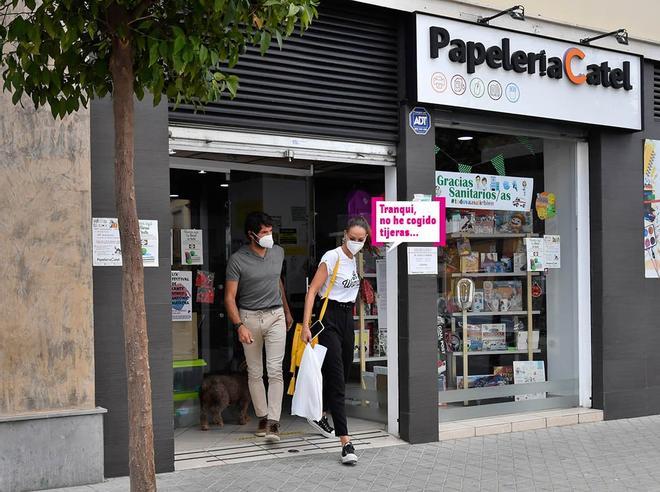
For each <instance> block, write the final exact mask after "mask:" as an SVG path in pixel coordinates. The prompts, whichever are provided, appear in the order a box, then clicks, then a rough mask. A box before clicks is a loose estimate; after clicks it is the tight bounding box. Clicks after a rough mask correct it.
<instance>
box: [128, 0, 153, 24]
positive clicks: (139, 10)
mask: <svg viewBox="0 0 660 492" xmlns="http://www.w3.org/2000/svg"><path fill="white" fill-rule="evenodd" d="M154 3H156V0H142V1H141V2H140V3H139V4H138V6H137V7H135V8H134V9H133V12H131V15H130V17H131V19H132V20H131V21H130V22H129V24H131V23H133V22H136V21H138V20H141V19H140V17H142V14H144V13H145V11H146V10H147V9H148V8H149V7H151V6H152V5H153V4H154Z"/></svg>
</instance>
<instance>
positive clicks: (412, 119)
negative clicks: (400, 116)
mask: <svg viewBox="0 0 660 492" xmlns="http://www.w3.org/2000/svg"><path fill="white" fill-rule="evenodd" d="M408 124H409V125H410V128H411V129H412V131H414V132H415V133H416V134H417V135H426V134H427V133H428V132H429V130H430V129H431V115H430V114H429V112H428V111H427V110H426V109H424V108H422V107H420V106H415V107H414V108H413V109H412V111H411V112H410V114H409V115H408Z"/></svg>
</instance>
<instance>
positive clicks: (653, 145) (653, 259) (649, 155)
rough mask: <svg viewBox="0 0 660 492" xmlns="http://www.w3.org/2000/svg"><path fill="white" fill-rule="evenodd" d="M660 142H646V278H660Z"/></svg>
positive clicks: (644, 235)
mask: <svg viewBox="0 0 660 492" xmlns="http://www.w3.org/2000/svg"><path fill="white" fill-rule="evenodd" d="M659 154H660V140H645V141H644V218H643V221H644V229H643V231H642V232H643V239H644V276H645V277H646V278H660V248H658V234H657V232H656V229H657V224H658V222H659V221H658V212H659V211H660V207H659V206H658V205H659V204H660V173H658V164H660V156H659Z"/></svg>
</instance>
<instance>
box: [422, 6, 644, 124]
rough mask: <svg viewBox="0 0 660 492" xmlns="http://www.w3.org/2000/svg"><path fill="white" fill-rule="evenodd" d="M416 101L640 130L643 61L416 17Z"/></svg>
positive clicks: (441, 20) (461, 24)
mask: <svg viewBox="0 0 660 492" xmlns="http://www.w3.org/2000/svg"><path fill="white" fill-rule="evenodd" d="M417 99H418V100H419V101H420V102H424V103H430V104H442V105H448V106H456V107H462V108H471V109H482V110H487V111H498V112H502V113H508V114H519V115H526V116H536V117H540V118H551V119H556V120H562V121H573V122H580V123H590V124H596V125H605V126H612V127H617V128H630V129H634V130H639V129H641V63H640V57H639V56H636V55H630V54H624V53H620V52H616V51H610V50H604V49H600V48H593V47H591V46H583V45H580V44H577V43H567V42H565V41H560V40H554V39H549V38H545V37H540V36H533V35H531V34H523V33H519V32H513V31H505V30H503V29H496V28H492V27H490V26H483V25H477V24H473V23H469V22H462V21H457V20H451V19H444V18H440V17H433V16H429V15H424V14H417ZM612 108H617V110H616V111H612Z"/></svg>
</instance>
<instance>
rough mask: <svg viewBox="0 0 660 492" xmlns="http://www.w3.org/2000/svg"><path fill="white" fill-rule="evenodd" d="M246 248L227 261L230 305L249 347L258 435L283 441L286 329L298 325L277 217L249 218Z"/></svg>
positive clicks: (240, 335) (258, 215) (250, 383)
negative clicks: (289, 294) (290, 299)
mask: <svg viewBox="0 0 660 492" xmlns="http://www.w3.org/2000/svg"><path fill="white" fill-rule="evenodd" d="M245 236H246V237H247V239H248V241H249V244H247V245H245V246H242V247H241V248H240V249H239V250H238V251H237V252H236V253H234V254H233V255H232V256H231V258H229V263H228V264H227V276H226V281H225V307H226V309H227V315H228V316H229V320H230V322H231V323H232V326H233V328H234V329H235V330H236V331H237V333H238V339H239V340H240V342H241V343H242V344H243V348H244V350H245V361H246V362H247V366H248V386H249V388H250V396H251V397H252V404H253V405H254V410H255V412H256V414H257V418H258V419H259V427H258V429H257V432H255V435H257V436H259V437H265V438H266V439H267V440H269V441H279V440H280V428H279V422H280V413H281V411H282V396H283V394H284V380H283V378H282V359H283V358H284V349H285V346H286V332H287V331H288V329H289V328H290V327H291V325H292V323H293V318H292V316H291V311H290V310H289V305H288V303H287V302H286V295H285V293H284V284H283V283H282V281H281V277H280V275H281V273H282V263H283V261H284V250H283V249H282V248H281V247H279V246H276V245H275V244H274V242H273V220H272V218H271V217H270V216H269V215H267V214H265V213H262V212H252V213H250V214H248V216H247V218H246V219H245ZM264 347H266V371H267V373H268V397H266V390H265V388H264V381H263V375H264V372H263V363H262V360H263V348H264Z"/></svg>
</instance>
